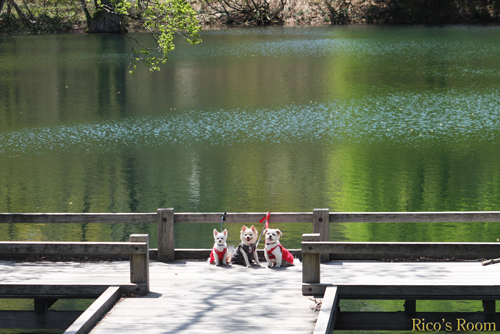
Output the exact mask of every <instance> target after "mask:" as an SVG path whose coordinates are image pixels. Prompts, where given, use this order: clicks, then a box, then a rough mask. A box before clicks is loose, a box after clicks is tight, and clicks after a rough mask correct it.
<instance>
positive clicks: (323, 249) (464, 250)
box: [302, 241, 500, 260]
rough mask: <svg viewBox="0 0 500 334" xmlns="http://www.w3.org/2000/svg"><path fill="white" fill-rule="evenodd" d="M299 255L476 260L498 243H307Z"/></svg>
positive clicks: (499, 250) (499, 245) (489, 253)
mask: <svg viewBox="0 0 500 334" xmlns="http://www.w3.org/2000/svg"><path fill="white" fill-rule="evenodd" d="M302 252H303V253H304V254H305V253H330V254H331V255H330V258H331V259H343V260H372V259H380V258H396V257H420V256H425V257H431V258H432V257H435V258H453V257H456V258H461V259H477V258H484V257H495V256H498V254H499V253H500V243H493V242H335V241H324V242H310V241H305V242H303V243H302Z"/></svg>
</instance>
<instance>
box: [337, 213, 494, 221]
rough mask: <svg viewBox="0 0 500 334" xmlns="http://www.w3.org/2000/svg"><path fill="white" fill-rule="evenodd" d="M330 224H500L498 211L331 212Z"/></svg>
mask: <svg viewBox="0 0 500 334" xmlns="http://www.w3.org/2000/svg"><path fill="white" fill-rule="evenodd" d="M330 222H331V223H438V222H441V223H461V222H472V223H477V222H500V211H455V212H331V213H330Z"/></svg>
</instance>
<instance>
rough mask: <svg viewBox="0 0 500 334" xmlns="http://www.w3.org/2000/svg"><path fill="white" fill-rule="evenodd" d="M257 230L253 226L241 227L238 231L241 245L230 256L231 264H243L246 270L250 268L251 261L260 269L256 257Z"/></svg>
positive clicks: (257, 257)
mask: <svg viewBox="0 0 500 334" xmlns="http://www.w3.org/2000/svg"><path fill="white" fill-rule="evenodd" d="M258 234H259V233H258V232H257V229H256V228H255V226H254V225H252V226H251V227H250V228H248V227H246V226H245V225H243V227H242V228H241V231H240V239H241V243H240V244H239V245H238V247H236V249H235V250H234V252H233V254H232V256H231V263H234V264H245V265H246V266H247V267H248V268H251V267H252V261H253V262H255V264H256V265H258V266H259V267H260V262H259V256H258V255H257V245H256V242H257V235H258Z"/></svg>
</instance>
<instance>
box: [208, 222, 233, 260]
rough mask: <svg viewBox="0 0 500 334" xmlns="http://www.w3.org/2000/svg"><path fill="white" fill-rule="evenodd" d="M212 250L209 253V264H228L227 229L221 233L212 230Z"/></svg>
mask: <svg viewBox="0 0 500 334" xmlns="http://www.w3.org/2000/svg"><path fill="white" fill-rule="evenodd" d="M214 240H215V243H214V248H213V249H212V251H211V252H210V264H214V263H215V265H216V266H219V265H221V264H229V263H228V255H229V252H228V250H227V242H226V240H227V229H226V230H224V231H223V232H217V230H216V229H214Z"/></svg>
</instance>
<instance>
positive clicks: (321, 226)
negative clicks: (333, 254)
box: [313, 209, 330, 262]
mask: <svg viewBox="0 0 500 334" xmlns="http://www.w3.org/2000/svg"><path fill="white" fill-rule="evenodd" d="M313 232H314V233H319V235H320V239H319V241H329V240H330V209H314V210H313ZM320 260H321V262H328V261H330V254H328V253H325V254H321V256H320Z"/></svg>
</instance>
